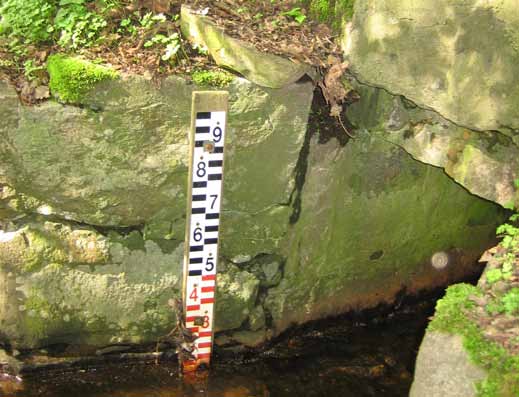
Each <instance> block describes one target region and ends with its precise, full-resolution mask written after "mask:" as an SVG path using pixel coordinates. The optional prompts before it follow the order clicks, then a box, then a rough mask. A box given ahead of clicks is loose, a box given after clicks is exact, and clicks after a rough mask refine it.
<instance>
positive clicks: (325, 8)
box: [304, 0, 355, 30]
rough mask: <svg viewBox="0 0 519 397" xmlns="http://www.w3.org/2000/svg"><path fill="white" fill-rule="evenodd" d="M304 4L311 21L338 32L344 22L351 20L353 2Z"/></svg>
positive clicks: (314, 0)
mask: <svg viewBox="0 0 519 397" xmlns="http://www.w3.org/2000/svg"><path fill="white" fill-rule="evenodd" d="M304 3H305V4H306V5H307V7H308V10H309V14H310V16H311V17H312V18H313V19H315V20H317V21H319V22H324V23H328V24H329V25H330V26H332V28H333V29H335V30H339V29H340V28H341V27H342V25H343V24H344V22H347V21H350V20H351V19H352V17H353V6H354V4H355V0H307V1H305V2H304Z"/></svg>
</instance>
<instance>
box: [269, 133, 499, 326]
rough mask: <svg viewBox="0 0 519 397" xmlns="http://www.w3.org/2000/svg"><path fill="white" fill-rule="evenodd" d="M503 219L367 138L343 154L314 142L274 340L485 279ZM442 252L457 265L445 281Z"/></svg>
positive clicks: (428, 169)
mask: <svg viewBox="0 0 519 397" xmlns="http://www.w3.org/2000/svg"><path fill="white" fill-rule="evenodd" d="M502 218H503V216H502V212H501V209H500V207H499V206H497V205H495V204H492V203H488V202H485V201H483V200H481V199H479V198H477V197H474V196H472V195H470V194H469V193H468V192H467V191H465V190H464V189H463V188H461V187H460V186H458V185H456V184H453V183H452V180H451V179H450V178H448V177H447V176H446V175H445V174H444V173H443V172H442V171H441V170H440V169H438V168H435V167H432V166H428V165H424V164H421V163H419V162H417V161H415V160H413V159H412V158H411V157H410V156H409V155H408V154H407V153H405V152H404V151H403V150H402V149H400V148H398V147H397V146H396V145H393V144H391V143H388V142H387V141H385V140H383V139H380V138H378V137H376V136H373V135H370V134H369V133H368V132H366V131H364V132H362V131H357V138H356V139H354V140H351V141H349V142H348V144H347V145H346V146H345V147H344V148H341V147H340V146H339V145H338V143H337V142H336V141H334V140H330V141H329V142H328V143H326V144H318V137H314V138H313V139H312V142H311V146H310V155H309V159H308V171H307V174H306V180H305V184H304V186H303V193H302V210H301V216H300V218H299V220H298V222H297V223H296V224H295V225H294V227H293V229H292V230H291V233H290V235H289V236H288V238H287V239H286V240H285V242H286V245H285V250H286V256H287V262H286V264H285V268H284V278H283V280H282V281H281V283H280V284H279V285H278V286H277V287H274V288H272V289H269V291H268V296H267V300H266V309H267V310H268V311H269V312H270V314H271V315H272V319H273V326H274V327H275V332H276V333H279V332H281V331H283V330H284V329H286V328H287V327H288V326H290V325H291V324H294V323H295V324H302V323H304V322H306V321H309V320H313V319H317V318H322V317H325V316H330V315H337V314H339V313H343V312H345V311H347V310H351V309H357V308H366V307H370V306H375V305H377V304H379V303H381V302H391V301H393V300H394V298H395V296H396V295H397V293H398V292H399V291H400V290H401V289H406V291H407V293H413V292H416V291H419V290H421V289H423V288H432V287H433V286H435V285H444V284H446V283H448V282H449V281H450V282H452V281H454V280H456V279H459V278H461V277H463V276H466V274H467V273H470V272H473V273H476V272H477V268H476V267H474V262H475V261H476V260H477V259H478V257H479V255H480V254H481V252H482V249H484V248H485V247H488V246H489V245H490V244H492V243H493V239H492V235H493V233H494V230H495V227H496V226H497V224H498V223H499V221H500V219H502ZM436 252H446V253H447V254H448V256H449V263H448V266H447V267H446V268H445V269H444V270H442V271H438V270H436V269H434V268H433V266H432V265H431V262H430V259H431V257H432V255H433V254H434V253H436Z"/></svg>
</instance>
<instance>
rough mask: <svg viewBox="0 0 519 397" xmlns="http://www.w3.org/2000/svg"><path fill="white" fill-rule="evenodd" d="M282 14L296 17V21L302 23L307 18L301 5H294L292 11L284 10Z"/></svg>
mask: <svg viewBox="0 0 519 397" xmlns="http://www.w3.org/2000/svg"><path fill="white" fill-rule="evenodd" d="M281 15H284V16H289V17H292V18H294V19H295V21H296V22H297V23H298V24H300V25H301V24H302V23H303V22H304V21H305V20H306V15H305V14H303V11H302V10H301V7H294V8H292V9H291V10H290V11H285V12H282V13H281Z"/></svg>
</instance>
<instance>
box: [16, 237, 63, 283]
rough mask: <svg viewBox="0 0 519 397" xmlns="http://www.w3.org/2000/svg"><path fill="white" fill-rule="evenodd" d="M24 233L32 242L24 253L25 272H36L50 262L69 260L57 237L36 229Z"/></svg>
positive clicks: (23, 269)
mask: <svg viewBox="0 0 519 397" xmlns="http://www.w3.org/2000/svg"><path fill="white" fill-rule="evenodd" d="M24 233H25V235H26V238H27V241H29V242H30V244H29V247H28V249H27V251H26V253H25V255H24V264H23V267H22V271H23V272H26V273H30V272H35V271H38V270H39V269H41V268H42V267H43V266H46V265H47V264H49V263H56V262H57V263H62V262H65V261H66V260H67V254H66V252H65V251H64V249H63V247H62V244H61V242H60V241H59V240H58V239H57V238H56V237H54V236H51V235H50V234H48V233H45V232H43V231H40V230H36V229H30V230H26V231H25V232H24Z"/></svg>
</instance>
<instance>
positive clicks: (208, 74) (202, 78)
mask: <svg viewBox="0 0 519 397" xmlns="http://www.w3.org/2000/svg"><path fill="white" fill-rule="evenodd" d="M191 77H192V78H193V81H194V83H195V84H196V85H198V86H201V87H217V88H223V87H227V86H228V85H229V84H231V82H232V81H233V79H234V77H233V75H232V74H230V73H229V72H226V71H225V70H195V71H194V72H193V74H192V75H191Z"/></svg>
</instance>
